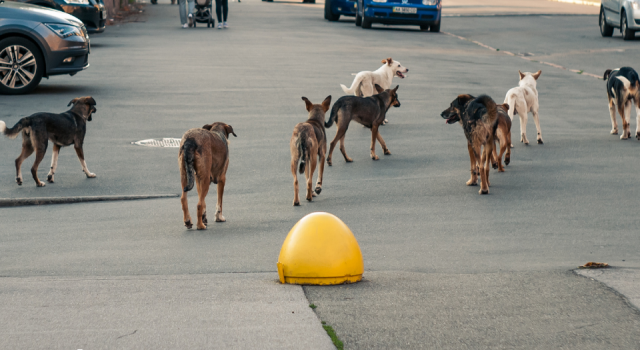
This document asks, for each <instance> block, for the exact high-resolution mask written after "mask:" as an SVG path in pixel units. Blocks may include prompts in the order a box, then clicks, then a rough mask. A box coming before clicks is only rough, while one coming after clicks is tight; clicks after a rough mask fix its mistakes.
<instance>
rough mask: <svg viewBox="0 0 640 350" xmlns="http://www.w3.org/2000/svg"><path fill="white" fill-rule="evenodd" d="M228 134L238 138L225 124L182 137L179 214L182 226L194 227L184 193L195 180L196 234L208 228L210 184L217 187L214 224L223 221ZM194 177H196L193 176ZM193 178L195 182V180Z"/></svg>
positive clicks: (227, 164) (216, 124) (210, 126)
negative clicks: (182, 220)
mask: <svg viewBox="0 0 640 350" xmlns="http://www.w3.org/2000/svg"><path fill="white" fill-rule="evenodd" d="M229 134H232V135H233V136H235V137H237V135H236V133H235V132H233V128H232V127H231V125H228V124H225V123H219V122H218V123H213V124H207V125H205V126H203V127H202V128H200V129H198V128H196V129H190V130H187V132H185V133H184V135H183V136H182V141H180V153H179V155H178V165H179V166H180V178H181V184H182V196H181V197H180V201H181V202H182V213H183V216H184V225H185V226H186V227H187V228H191V227H193V224H192V223H191V216H190V215H189V204H188V203H187V192H188V191H190V190H191V189H192V188H193V183H194V180H197V182H196V185H197V190H198V223H197V226H196V227H197V228H198V230H204V229H206V228H207V204H206V203H205V201H204V198H205V197H206V196H207V193H208V192H209V184H210V183H211V182H213V183H214V184H217V185H218V203H217V205H216V222H224V221H226V220H225V218H224V216H222V195H223V193H224V183H225V181H226V174H227V167H229V141H228V138H229ZM194 173H195V174H194ZM194 176H195V177H197V179H194Z"/></svg>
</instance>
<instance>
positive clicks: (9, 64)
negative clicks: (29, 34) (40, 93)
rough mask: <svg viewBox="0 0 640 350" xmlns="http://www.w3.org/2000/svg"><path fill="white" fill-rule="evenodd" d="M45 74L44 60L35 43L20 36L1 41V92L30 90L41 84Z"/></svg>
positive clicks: (14, 92) (20, 92)
mask: <svg viewBox="0 0 640 350" xmlns="http://www.w3.org/2000/svg"><path fill="white" fill-rule="evenodd" d="M43 74H44V60H43V59H42V54H41V53H40V49H39V48H38V47H37V46H36V45H35V44H34V43H32V42H31V41H29V40H27V39H25V38H20V37H13V38H7V39H4V40H1V41H0V93H3V94H8V95H17V94H25V93H27V92H30V91H31V90H33V89H35V88H36V86H38V84H40V80H41V79H42V76H43Z"/></svg>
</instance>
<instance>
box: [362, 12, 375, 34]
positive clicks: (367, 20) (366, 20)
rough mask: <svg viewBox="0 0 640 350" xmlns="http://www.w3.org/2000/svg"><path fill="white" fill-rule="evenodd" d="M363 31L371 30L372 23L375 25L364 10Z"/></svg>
mask: <svg viewBox="0 0 640 350" xmlns="http://www.w3.org/2000/svg"><path fill="white" fill-rule="evenodd" d="M362 14H363V16H362V29H371V23H373V22H372V21H371V18H369V17H367V15H366V14H365V13H364V9H363V10H362Z"/></svg>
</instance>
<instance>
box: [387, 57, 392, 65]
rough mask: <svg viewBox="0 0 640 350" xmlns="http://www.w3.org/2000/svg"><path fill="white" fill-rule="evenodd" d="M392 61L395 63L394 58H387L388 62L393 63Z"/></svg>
mask: <svg viewBox="0 0 640 350" xmlns="http://www.w3.org/2000/svg"><path fill="white" fill-rule="evenodd" d="M391 63H393V58H391V57H389V58H387V64H388V65H391Z"/></svg>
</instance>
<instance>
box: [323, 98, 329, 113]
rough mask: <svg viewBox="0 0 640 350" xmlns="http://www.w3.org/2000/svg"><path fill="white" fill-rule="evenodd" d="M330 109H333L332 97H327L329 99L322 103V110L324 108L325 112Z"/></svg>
mask: <svg viewBox="0 0 640 350" xmlns="http://www.w3.org/2000/svg"><path fill="white" fill-rule="evenodd" d="M329 107H331V95H329V96H327V98H325V99H324V101H322V108H324V111H325V112H326V111H328V110H329Z"/></svg>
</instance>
